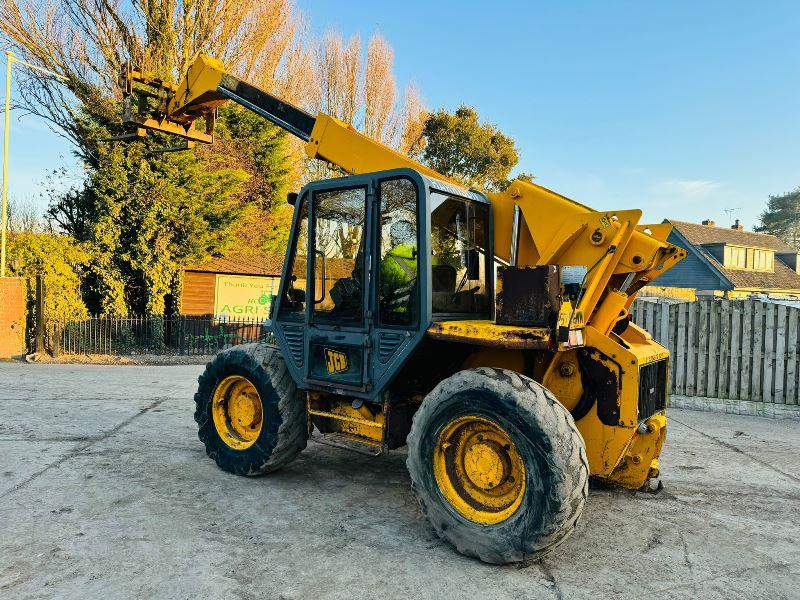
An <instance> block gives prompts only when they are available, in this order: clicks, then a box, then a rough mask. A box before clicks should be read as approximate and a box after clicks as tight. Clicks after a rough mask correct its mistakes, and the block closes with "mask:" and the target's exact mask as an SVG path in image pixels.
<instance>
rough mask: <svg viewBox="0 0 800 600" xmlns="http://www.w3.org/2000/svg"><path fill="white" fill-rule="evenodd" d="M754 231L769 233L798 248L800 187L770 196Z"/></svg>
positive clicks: (799, 235) (799, 242)
mask: <svg viewBox="0 0 800 600" xmlns="http://www.w3.org/2000/svg"><path fill="white" fill-rule="evenodd" d="M755 230H756V231H760V232H763V233H771V234H772V235H775V236H777V237H779V238H780V239H782V240H783V241H784V242H786V243H787V244H789V245H791V246H793V247H794V248H798V247H800V187H798V188H796V189H795V190H794V191H792V192H788V193H786V194H782V195H780V196H770V197H769V200H768V201H767V208H766V209H765V210H764V212H762V213H761V224H760V225H758V226H757V227H756V228H755Z"/></svg>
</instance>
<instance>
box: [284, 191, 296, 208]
mask: <svg viewBox="0 0 800 600" xmlns="http://www.w3.org/2000/svg"><path fill="white" fill-rule="evenodd" d="M286 202H288V203H289V204H291V205H292V206H294V205H295V204H296V203H297V192H289V193H288V194H286Z"/></svg>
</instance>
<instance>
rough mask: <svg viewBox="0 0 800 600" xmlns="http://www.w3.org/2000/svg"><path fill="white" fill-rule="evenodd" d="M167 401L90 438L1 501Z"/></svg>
mask: <svg viewBox="0 0 800 600" xmlns="http://www.w3.org/2000/svg"><path fill="white" fill-rule="evenodd" d="M167 400H168V398H161V399H160V400H156V401H154V402H152V403H150V404H149V405H148V406H145V407H144V408H143V409H141V410H140V411H138V412H136V413H134V414H133V415H131V416H130V417H128V418H127V419H125V420H124V421H122V422H121V423H120V424H119V425H115V426H114V427H112V428H111V429H109V430H108V431H107V432H105V433H104V434H102V435H100V436H97V437H93V438H90V439H89V441H88V442H87V443H85V444H82V445H80V446H78V447H77V448H74V449H73V450H70V451H69V452H68V453H67V454H65V455H64V456H62V457H61V458H59V459H58V460H57V461H55V462H52V463H50V464H49V465H47V466H46V467H43V468H42V469H39V470H38V471H36V472H35V473H34V474H33V475H31V476H30V477H28V478H27V479H25V480H23V481H21V482H19V483H18V484H17V485H15V486H14V487H12V488H9V489H8V490H6V491H5V492H3V493H2V494H0V500H2V499H3V498H5V497H6V496H8V495H10V494H13V493H14V492H17V491H19V490H21V489H22V488H24V487H26V486H27V485H28V484H30V483H31V482H33V481H35V480H36V479H38V478H39V477H41V476H42V475H44V474H45V473H47V472H48V471H49V470H50V469H52V468H54V467H59V466H61V465H62V464H64V463H65V462H67V461H68V460H70V459H71V458H75V457H76V456H78V455H79V454H81V453H82V452H83V451H84V450H87V449H88V448H91V447H92V446H93V445H94V444H96V443H97V442H102V441H103V440H106V439H108V438H109V437H111V436H112V435H114V434H115V433H117V432H118V431H119V430H120V429H122V428H124V427H126V426H128V425H130V424H131V423H132V422H133V421H134V420H136V419H138V418H139V417H141V416H142V415H143V414H145V413H146V412H148V411H151V410H153V409H154V408H156V407H157V406H159V405H160V404H163V403H164V402H166V401H167Z"/></svg>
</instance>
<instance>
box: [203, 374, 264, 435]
mask: <svg viewBox="0 0 800 600" xmlns="http://www.w3.org/2000/svg"><path fill="white" fill-rule="evenodd" d="M211 412H212V414H213V416H214V427H216V429H217V433H218V434H219V437H220V438H222V441H223V442H225V443H226V444H227V445H228V446H230V447H231V448H233V449H234V450H245V449H247V448H249V447H250V446H252V445H253V444H255V443H256V440H257V439H258V436H259V435H260V434H261V427H262V425H263V423H264V411H263V408H262V405H261V396H259V395H258V390H256V388H255V386H254V385H253V384H252V383H250V380H249V379H247V378H246V377H242V376H241V375H231V376H230V377H226V378H225V379H223V380H222V381H220V382H219V385H217V388H216V389H215V390H214V398H213V400H212V404H211Z"/></svg>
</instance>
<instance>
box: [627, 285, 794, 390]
mask: <svg viewBox="0 0 800 600" xmlns="http://www.w3.org/2000/svg"><path fill="white" fill-rule="evenodd" d="M632 313H633V319H634V321H635V322H636V323H637V324H639V325H641V326H642V327H644V328H645V329H647V330H648V331H649V332H650V333H651V334H652V335H653V337H654V338H655V339H656V340H658V341H659V342H660V343H661V344H663V345H665V346H666V347H668V348H669V350H670V353H671V363H670V392H671V393H673V394H677V395H683V396H696V397H705V398H720V399H730V400H752V401H757V402H767V403H775V404H790V405H797V404H800V402H799V399H800V381H799V380H798V377H800V365H798V358H800V345H799V344H800V339H799V336H798V330H799V329H800V308H796V307H793V306H786V305H783V304H775V303H769V302H762V301H760V300H698V301H696V302H675V301H667V300H650V299H637V300H636V302H635V303H634V306H633V311H632Z"/></svg>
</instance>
